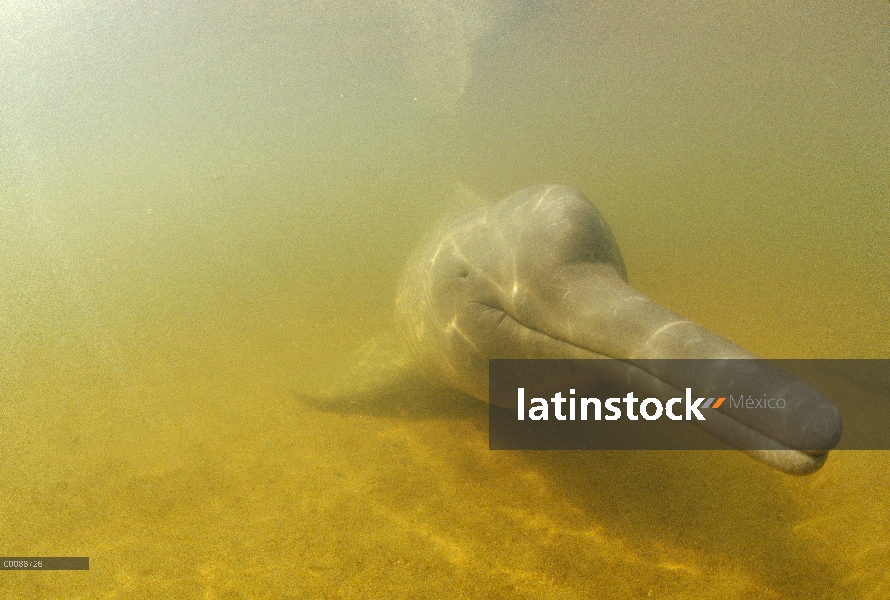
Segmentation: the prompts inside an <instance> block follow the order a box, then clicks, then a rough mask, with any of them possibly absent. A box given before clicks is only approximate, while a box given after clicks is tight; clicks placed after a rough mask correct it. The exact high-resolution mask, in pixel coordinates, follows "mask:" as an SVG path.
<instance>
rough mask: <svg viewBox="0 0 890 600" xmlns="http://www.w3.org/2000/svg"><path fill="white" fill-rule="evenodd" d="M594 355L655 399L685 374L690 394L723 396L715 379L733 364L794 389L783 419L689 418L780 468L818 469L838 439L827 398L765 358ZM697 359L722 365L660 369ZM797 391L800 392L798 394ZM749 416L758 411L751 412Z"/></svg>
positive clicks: (613, 375)
mask: <svg viewBox="0 0 890 600" xmlns="http://www.w3.org/2000/svg"><path fill="white" fill-rule="evenodd" d="M579 350H581V348H579ZM600 356H601V357H602V358H603V359H605V361H604V362H607V363H610V364H611V365H613V366H612V367H611V368H608V369H605V371H606V373H604V374H603V375H604V377H603V380H604V381H606V382H608V383H611V384H614V385H620V386H627V387H630V388H631V389H634V390H635V391H637V390H639V391H640V393H641V394H647V395H652V396H655V397H658V398H673V397H682V396H683V391H682V390H681V389H680V388H679V387H678V386H677V385H675V384H676V378H677V377H681V378H688V379H685V381H686V387H691V388H692V389H693V390H696V392H695V394H696V396H701V395H706V396H709V395H712V394H720V395H724V394H725V392H723V391H720V392H718V391H716V390H717V389H719V388H720V387H721V385H720V381H726V380H727V379H731V378H732V377H733V375H734V374H735V373H733V371H736V372H737V371H738V370H739V369H738V367H743V368H744V370H745V371H747V372H748V373H751V372H754V373H755V374H760V376H761V379H764V378H766V379H768V380H769V382H771V383H772V384H773V386H774V387H773V388H772V389H780V390H785V391H792V390H794V392H793V393H795V395H796V396H797V397H798V398H800V400H799V401H798V402H797V403H796V405H795V407H794V409H793V410H794V412H795V413H796V414H793V415H789V416H788V417H787V418H785V419H780V420H776V419H763V418H759V419H752V418H751V417H750V416H749V415H748V414H747V411H746V412H743V413H741V415H738V414H729V413H726V412H723V411H721V410H709V411H708V412H707V419H706V420H704V421H698V420H694V421H693V423H695V424H696V425H697V426H698V427H700V428H701V429H703V430H705V431H706V432H708V433H709V434H710V435H712V436H714V437H715V438H717V439H719V440H721V441H722V442H724V443H725V444H727V445H728V446H730V447H732V448H735V449H737V450H740V451H742V452H744V453H746V454H748V455H749V456H750V457H752V458H754V459H755V460H757V461H759V462H762V463H765V464H767V465H769V466H770V467H772V468H774V469H776V470H779V471H782V472H783V473H787V474H789V475H807V474H810V473H813V472H815V471H817V470H819V469H820V468H821V467H822V465H823V464H825V461H826V459H827V458H828V451H829V450H831V449H832V448H834V447H835V446H836V445H837V443H838V441H839V438H840V432H841V423H840V415H839V413H838V412H837V409H836V408H835V407H834V406H833V405H832V404H831V403H830V401H829V400H828V399H827V398H825V397H824V396H823V395H822V394H821V393H820V392H818V391H817V390H815V388H812V387H811V386H809V385H808V384H806V383H805V382H803V381H800V380H798V379H796V378H794V377H792V376H791V375H789V374H787V373H785V372H784V371H781V370H779V369H778V368H776V367H774V366H773V365H772V364H771V363H768V362H767V361H764V360H761V359H706V360H702V359H695V360H676V359H645V360H626V359H620V358H615V357H609V356H604V355H600ZM721 363H722V364H721ZM701 364H705V365H708V366H710V367H717V368H718V370H720V368H721V367H723V369H724V370H723V372H722V373H721V376H719V377H718V376H712V377H710V378H706V379H702V378H699V379H696V378H694V377H691V378H690V374H689V373H680V374H673V375H674V376H673V377H671V374H668V375H666V374H665V373H664V371H665V368H669V367H671V366H673V365H679V366H680V367H684V366H689V365H701ZM681 370H683V369H681ZM653 371H654V372H653ZM764 371H765V373H764ZM755 378H756V377H755ZM743 381H744V380H742V381H739V382H737V383H736V382H733V383H732V384H730V385H732V386H735V387H741V386H743V385H744V383H743ZM748 381H750V378H749V379H748ZM724 389H725V388H724ZM730 389H732V388H730ZM761 389H762V388H761ZM706 390H707V391H706ZM780 393H784V392H780ZM802 394H805V396H803V397H802ZM743 410H744V409H743ZM736 413H738V411H736ZM807 413H809V414H807ZM769 414H770V416H775V415H774V414H772V413H769ZM753 416H754V417H761V416H762V415H760V414H757V413H754V415H753ZM744 417H748V418H744ZM752 421H753V422H752Z"/></svg>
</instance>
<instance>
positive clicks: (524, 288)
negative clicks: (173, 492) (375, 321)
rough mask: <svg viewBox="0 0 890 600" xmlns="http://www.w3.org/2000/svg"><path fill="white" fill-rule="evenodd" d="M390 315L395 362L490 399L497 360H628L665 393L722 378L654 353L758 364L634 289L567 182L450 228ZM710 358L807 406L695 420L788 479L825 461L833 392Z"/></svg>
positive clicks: (623, 376)
mask: <svg viewBox="0 0 890 600" xmlns="http://www.w3.org/2000/svg"><path fill="white" fill-rule="evenodd" d="M395 319H396V326H397V330H398V331H399V334H400V337H401V340H402V345H403V346H402V347H403V349H404V351H403V354H404V355H405V356H407V357H409V358H402V359H400V361H401V362H400V363H399V366H400V367H408V366H410V368H411V369H413V370H416V371H418V372H420V373H421V374H422V375H423V377H424V378H426V379H427V380H429V381H432V382H436V383H438V384H444V386H445V387H448V388H452V389H455V390H459V391H461V392H464V393H466V394H469V395H471V396H475V397H476V398H479V399H482V400H484V401H488V400H489V398H488V389H489V388H488V361H489V359H492V358H613V359H619V360H617V361H614V360H613V361H602V364H604V365H605V364H608V365H611V367H610V368H611V369H613V370H615V369H616V368H617V371H615V373H613V375H614V376H615V377H614V379H616V383H617V382H619V381H623V382H625V383H626V382H633V383H635V384H638V385H642V387H643V388H645V390H648V391H651V392H657V393H658V394H662V395H660V396H659V397H662V398H665V397H672V396H679V395H682V394H681V393H680V392H679V391H678V390H681V389H683V388H684V387H686V386H687V385H691V386H692V387H693V388H695V389H704V390H708V389H709V386H710V387H712V388H713V381H712V378H713V377H714V373H712V372H711V371H710V370H709V369H705V370H704V372H699V373H690V372H688V370H686V371H684V370H683V369H684V367H683V365H685V364H688V363H683V362H681V361H651V360H645V359H668V358H670V359H674V358H683V359H729V358H731V359H755V358H756V357H755V356H754V355H753V354H751V353H749V352H748V351H746V350H745V349H744V348H741V347H740V346H738V345H736V344H734V343H732V342H730V341H729V340H727V339H725V338H723V337H720V336H719V335H717V334H715V333H713V332H711V331H709V330H707V329H705V328H704V327H702V326H701V325H698V324H696V323H693V322H692V321H690V320H688V319H685V318H683V317H681V316H680V315H678V314H676V313H674V312H672V311H670V310H669V309H667V308H665V307H663V306H661V305H659V304H658V303H656V302H654V301H653V300H650V299H649V298H647V297H646V296H644V295H643V294H641V293H640V292H638V291H636V290H635V289H633V288H632V287H630V285H628V283H627V271H626V269H625V265H624V260H623V259H622V257H621V252H620V251H619V249H618V244H617V243H616V241H615V237H614V235H613V234H612V231H611V230H610V229H609V226H608V225H607V224H606V222H605V220H604V219H603V217H602V215H600V213H599V211H598V210H597V209H596V207H595V206H594V205H593V204H592V203H591V202H590V201H589V200H588V199H587V198H585V197H584V196H583V195H582V194H581V193H580V192H578V191H576V190H573V189H571V188H568V187H565V186H560V185H538V186H534V187H529V188H526V189H523V190H521V191H519V192H517V193H515V194H513V195H512V196H509V197H508V198H506V199H504V200H501V201H500V202H497V203H495V204H492V205H490V206H486V207H483V208H480V209H478V210H475V211H472V212H470V213H469V214H465V215H463V216H459V217H456V218H452V219H449V220H447V221H445V222H444V223H443V224H442V225H441V226H440V227H439V228H438V229H437V230H436V231H435V232H434V233H433V234H432V235H431V236H430V237H428V238H427V240H426V241H425V242H424V243H422V244H421V246H420V247H419V248H418V249H417V251H416V252H415V253H414V254H413V256H412V258H411V259H410V260H409V262H408V264H407V266H406V268H405V271H404V273H403V276H402V279H401V281H400V283H399V287H398V292H397V296H396V302H395ZM709 362H711V363H719V364H726V365H734V366H732V367H731V368H735V369H738V368H739V367H738V365H742V366H743V367H742V370H743V371H745V372H744V373H740V375H742V376H743V377H744V378H746V379H755V380H756V379H760V380H763V381H766V382H768V384H769V385H770V386H771V387H770V388H769V389H770V391H774V392H775V397H779V396H780V395H783V394H784V397H787V398H798V399H799V400H798V401H797V402H796V403H794V405H793V406H789V407H788V410H783V411H736V413H731V411H725V410H720V411H716V410H715V411H710V412H709V416H708V418H707V420H706V421H697V422H696V424H697V425H700V426H702V427H703V428H704V429H705V430H707V431H708V432H709V433H711V434H712V435H714V436H716V437H718V438H719V439H721V440H723V441H725V442H727V443H728V444H729V445H731V446H733V447H736V448H739V449H742V450H744V451H746V452H747V453H748V454H750V455H751V456H753V457H754V458H756V459H758V460H761V461H763V462H765V463H767V464H769V465H770V466H772V467H774V468H776V469H779V470H781V471H784V472H786V473H792V474H805V473H810V472H812V471H815V470H817V469H818V468H820V467H821V466H822V464H823V463H824V461H825V459H826V456H827V453H828V450H829V449H831V448H833V447H834V446H835V445H836V444H837V442H838V440H839V437H840V430H841V421H840V415H839V413H838V411H837V409H836V408H835V407H834V406H833V405H832V404H831V403H830V402H829V401H828V400H827V399H826V398H824V397H823V396H822V395H821V394H820V393H819V392H818V391H817V390H815V389H814V388H811V387H810V386H809V385H808V384H806V383H804V382H802V381H800V380H797V379H795V378H793V377H791V376H790V375H788V374H786V373H784V372H782V371H779V370H778V369H777V368H775V367H773V366H772V365H771V364H769V363H767V362H766V361H761V360H751V361H737V360H733V361H709ZM616 365H617V367H616ZM748 365H750V366H748ZM681 371H682V372H681ZM734 375H736V373H730V374H729V377H730V378H731V377H732V376H734ZM723 376H724V378H723V380H726V377H727V374H725V373H724V374H723ZM690 378H691V380H690ZM634 389H636V388H634ZM712 391H716V392H719V390H712ZM703 393H707V391H705V392H703ZM699 395H700V394H699ZM715 395H716V394H715ZM505 408H515V406H507V407H505ZM777 412H781V415H780V416H777V414H776V413H777ZM764 413H769V414H764Z"/></svg>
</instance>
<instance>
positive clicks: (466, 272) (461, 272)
mask: <svg viewBox="0 0 890 600" xmlns="http://www.w3.org/2000/svg"><path fill="white" fill-rule="evenodd" d="M457 276H458V277H460V278H461V279H463V278H465V277H469V276H470V271H469V270H468V269H460V270H459V271H458V272H457Z"/></svg>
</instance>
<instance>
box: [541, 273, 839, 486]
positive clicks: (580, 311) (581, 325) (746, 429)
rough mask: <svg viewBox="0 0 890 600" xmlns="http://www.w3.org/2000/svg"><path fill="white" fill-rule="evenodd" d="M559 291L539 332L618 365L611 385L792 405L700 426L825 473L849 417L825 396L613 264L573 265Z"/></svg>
mask: <svg viewBox="0 0 890 600" xmlns="http://www.w3.org/2000/svg"><path fill="white" fill-rule="evenodd" d="M555 289H558V295H559V296H560V298H559V300H558V301H557V302H555V304H557V305H558V307H556V308H554V306H553V304H554V302H553V300H555V299H556V298H555V296H554V297H552V298H551V299H550V300H551V301H550V302H546V299H544V300H545V303H546V304H549V307H548V308H549V310H542V311H538V312H537V314H535V315H533V316H532V318H531V320H532V321H534V322H537V323H536V324H535V325H534V327H535V328H536V329H538V330H540V331H543V332H544V333H546V334H547V335H549V336H551V337H553V338H556V339H557V340H561V342H568V344H570V345H571V346H572V347H574V348H576V349H577V350H578V351H579V352H576V353H574V354H572V357H575V358H577V357H580V356H596V357H609V358H614V359H618V361H620V362H618V363H616V365H617V366H616V367H613V368H611V369H610V370H611V377H610V378H609V379H610V380H611V381H609V382H610V383H614V384H625V385H626V384H630V385H633V386H635V387H634V388H633V389H639V390H640V392H642V393H651V394H653V395H654V396H656V397H658V396H659V394H661V396H660V397H676V396H682V395H683V391H684V390H685V388H687V387H690V388H692V389H693V390H694V393H695V395H696V396H704V397H727V398H728V397H729V396H730V395H732V394H733V393H735V395H736V397H738V396H739V395H741V394H742V393H744V394H745V397H746V398H747V397H748V396H749V395H750V396H753V397H754V398H782V399H784V400H785V403H784V404H785V407H784V408H783V409H782V410H769V409H767V410H763V409H761V410H757V409H754V410H751V409H749V408H746V407H745V406H743V405H742V406H739V404H738V403H736V406H735V407H733V406H732V404H731V403H726V404H724V406H723V407H722V408H721V409H719V410H712V411H708V417H707V420H705V421H695V422H696V424H697V425H699V426H701V427H702V428H703V429H705V430H706V431H708V432H709V433H710V434H712V435H714V436H715V437H717V438H718V439H720V440H722V441H724V442H725V443H727V444H728V445H730V446H731V447H734V448H737V449H739V450H742V451H744V452H746V453H747V454H749V455H750V456H752V457H753V458H755V459H757V460H759V461H761V462H764V463H766V464H768V465H770V466H771V467H773V468H775V469H778V470H780V471H783V472H785V473H789V474H794V475H804V474H807V473H811V472H813V471H816V470H817V469H819V468H820V467H821V466H822V464H823V463H824V462H825V459H826V457H827V454H828V451H829V450H830V449H832V448H834V447H835V446H836V445H837V443H838V441H839V440H840V434H841V417H840V413H839V412H838V410H837V408H836V407H835V406H834V405H832V403H831V402H830V401H829V400H828V399H827V398H826V397H825V396H824V395H822V394H821V393H820V392H819V391H818V390H816V389H815V388H813V387H812V386H810V385H809V384H807V383H806V382H803V381H801V380H799V379H797V378H795V377H793V376H791V375H789V374H788V373H785V372H784V371H782V370H780V369H779V368H777V367H776V366H775V365H773V364H772V363H769V362H767V361H765V360H762V359H758V358H757V357H756V356H754V355H753V354H751V353H749V352H748V351H746V350H745V349H744V348H742V347H740V346H738V345H736V344H734V343H732V342H731V341H729V340H727V339H725V338H723V337H721V336H719V335H717V334H715V333H713V332H711V331H709V330H707V329H706V328H704V327H702V326H701V325H698V324H696V323H694V322H692V321H689V320H688V319H685V318H683V317H681V316H680V315H678V314H676V313H674V312H672V311H670V310H669V309H667V308H665V307H663V306H661V305H660V304H658V303H657V302H655V301H653V300H651V299H649V298H647V297H646V296H644V295H643V294H641V293H640V292H638V291H636V290H634V289H633V288H632V287H630V286H629V285H628V284H627V282H626V281H625V280H624V278H623V277H622V275H620V274H619V273H618V271H616V270H615V269H614V268H612V267H611V266H609V265H605V264H594V263H581V264H575V265H567V266H566V267H565V268H564V269H563V272H562V273H560V274H559V275H558V285H557V286H555ZM570 354H571V353H570ZM664 359H697V360H685V361H682V360H664ZM726 359H733V360H726ZM738 359H747V360H738Z"/></svg>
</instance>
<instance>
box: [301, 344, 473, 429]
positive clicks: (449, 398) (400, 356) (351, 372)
mask: <svg viewBox="0 0 890 600" xmlns="http://www.w3.org/2000/svg"><path fill="white" fill-rule="evenodd" d="M292 393H293V396H294V398H295V399H296V400H297V401H298V402H299V403H300V404H302V405H303V406H306V407H308V408H311V409H313V410H318V411H322V412H332V413H340V414H364V415H374V416H399V417H404V418H423V417H432V416H443V415H449V416H455V415H458V416H467V415H470V414H474V413H475V412H479V410H480V409H479V407H478V406H477V405H478V404H480V403H479V401H478V400H476V399H475V398H470V397H468V396H466V395H465V394H462V393H461V392H459V391H456V390H454V389H453V388H450V387H447V386H445V385H442V384H438V383H436V382H434V381H432V380H430V379H428V378H426V377H424V376H423V374H422V373H421V372H420V370H419V369H418V368H417V366H416V365H415V364H414V361H413V360H412V359H411V358H410V356H409V355H408V353H407V352H406V351H405V349H404V348H403V347H402V344H401V342H400V341H399V340H398V339H396V338H395V336H391V335H384V336H382V337H379V338H375V339H372V340H370V341H369V342H367V343H366V344H364V345H363V346H362V347H361V348H360V349H359V350H358V351H357V352H356V353H355V354H354V356H353V358H352V362H351V364H350V366H349V367H348V368H347V369H345V371H344V373H343V375H342V377H341V378H340V380H339V381H337V382H336V383H334V384H333V385H331V386H328V387H324V388H321V389H311V390H306V389H302V390H293V392H292Z"/></svg>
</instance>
